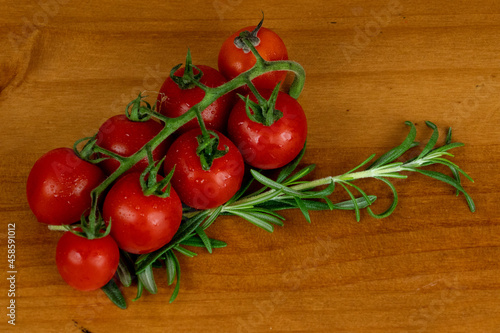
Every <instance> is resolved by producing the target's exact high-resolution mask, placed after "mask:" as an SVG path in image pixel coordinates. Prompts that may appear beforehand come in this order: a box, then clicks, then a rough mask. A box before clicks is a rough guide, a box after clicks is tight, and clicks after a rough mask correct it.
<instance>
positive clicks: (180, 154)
mask: <svg viewBox="0 0 500 333" xmlns="http://www.w3.org/2000/svg"><path fill="white" fill-rule="evenodd" d="M216 133H217V134H218V136H219V145H218V149H221V150H222V149H224V146H227V147H228V148H229V150H228V152H227V153H226V154H225V155H224V156H222V157H220V158H217V159H215V160H214V161H213V164H212V166H211V168H210V170H203V168H202V166H201V162H200V158H199V156H198V155H197V154H196V148H197V147H198V140H197V136H198V135H200V134H201V130H200V129H193V130H191V131H189V132H187V133H184V134H183V135H181V136H180V137H179V138H177V140H175V141H174V143H173V144H172V146H171V147H170V149H169V150H168V152H167V156H166V158H165V164H164V169H165V173H168V172H170V171H171V170H172V168H173V167H174V166H175V172H174V175H173V177H172V180H171V184H172V186H173V187H174V188H175V190H176V191H177V193H178V194H179V197H180V198H181V201H182V202H184V203H185V204H186V205H188V206H191V207H193V208H196V209H208V208H214V207H217V206H220V205H222V204H223V203H225V202H226V201H228V200H229V199H230V198H231V197H232V196H233V195H234V194H235V193H236V192H237V191H238V190H239V188H240V186H241V181H242V179H243V174H244V168H245V166H244V162H243V158H242V157H241V154H240V152H239V151H238V149H237V148H236V146H235V145H234V144H233V143H232V142H231V141H230V140H229V139H228V138H227V137H225V136H224V135H222V134H221V133H218V132H216Z"/></svg>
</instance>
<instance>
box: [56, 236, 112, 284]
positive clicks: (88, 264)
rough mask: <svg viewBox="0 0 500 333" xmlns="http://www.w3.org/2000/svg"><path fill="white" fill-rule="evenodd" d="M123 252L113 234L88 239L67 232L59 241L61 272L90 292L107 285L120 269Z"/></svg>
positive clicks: (57, 260) (58, 262)
mask: <svg viewBox="0 0 500 333" xmlns="http://www.w3.org/2000/svg"><path fill="white" fill-rule="evenodd" d="M119 261H120V251H119V249H118V246H117V245H116V242H115V241H114V239H113V238H111V236H110V235H107V236H105V237H101V238H95V239H88V238H84V237H81V236H77V235H75V234H73V233H72V232H71V231H66V232H65V233H64V234H63V235H62V236H61V238H60V239H59V241H58V243H57V248H56V265H57V269H58V271H59V274H60V275H61V277H62V278H63V280H64V281H66V283H67V284H69V285H70V286H72V287H73V288H75V289H78V290H83V291H90V290H96V289H99V288H101V287H103V286H104V285H106V284H107V283H108V282H109V281H110V280H111V278H112V277H113V275H114V274H115V272H116V269H117V268H118V263H119Z"/></svg>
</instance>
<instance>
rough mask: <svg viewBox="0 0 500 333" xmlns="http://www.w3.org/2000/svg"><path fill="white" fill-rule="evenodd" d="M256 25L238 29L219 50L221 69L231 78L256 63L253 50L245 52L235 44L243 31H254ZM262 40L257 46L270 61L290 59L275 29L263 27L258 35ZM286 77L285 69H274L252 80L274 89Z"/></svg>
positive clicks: (260, 85) (257, 85)
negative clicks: (235, 40)
mask: <svg viewBox="0 0 500 333" xmlns="http://www.w3.org/2000/svg"><path fill="white" fill-rule="evenodd" d="M254 29H255V26H251V27H246V28H243V29H240V30H238V31H237V32H235V33H234V34H232V35H231V36H229V37H228V38H227V39H226V40H225V41H224V43H223V44H222V47H221V49H220V51H219V58H218V64H219V71H220V72H221V73H222V75H224V76H225V77H226V79H228V80H231V79H233V78H235V77H236V76H238V75H239V74H241V73H243V72H245V71H247V70H249V69H250V68H252V67H253V66H254V65H255V62H256V60H255V56H254V55H253V53H252V52H245V51H244V50H243V49H241V48H238V47H237V46H236V45H235V44H234V39H235V38H236V37H238V36H239V34H240V33H241V32H242V31H245V30H246V31H254ZM256 36H257V37H258V39H259V40H260V42H259V44H258V45H256V46H255V48H256V49H257V51H258V52H259V54H260V55H261V56H262V58H264V59H265V60H268V61H273V60H288V52H287V50H286V46H285V43H284V42H283V40H282V39H281V38H280V37H279V36H278V34H276V33H275V32H274V31H272V30H270V29H267V28H264V27H261V28H260V29H259V30H258V32H257V35H256ZM285 78H286V72H285V71H273V72H269V73H265V74H263V75H261V76H258V77H257V78H255V79H253V80H252V83H253V84H254V85H255V86H256V87H257V88H266V89H271V90H272V89H273V88H274V87H276V85H277V84H278V83H279V82H283V81H284V80H285Z"/></svg>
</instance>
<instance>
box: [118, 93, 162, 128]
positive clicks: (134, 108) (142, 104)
mask: <svg viewBox="0 0 500 333" xmlns="http://www.w3.org/2000/svg"><path fill="white" fill-rule="evenodd" d="M146 97H147V96H142V93H139V96H137V98H136V99H134V100H133V101H132V102H130V103H128V104H127V106H126V107H125V114H126V116H127V118H128V119H129V120H130V121H136V122H145V121H148V120H149V119H151V114H152V112H153V111H154V108H155V106H154V105H153V106H151V104H149V103H148V102H147V101H145V100H144V98H146Z"/></svg>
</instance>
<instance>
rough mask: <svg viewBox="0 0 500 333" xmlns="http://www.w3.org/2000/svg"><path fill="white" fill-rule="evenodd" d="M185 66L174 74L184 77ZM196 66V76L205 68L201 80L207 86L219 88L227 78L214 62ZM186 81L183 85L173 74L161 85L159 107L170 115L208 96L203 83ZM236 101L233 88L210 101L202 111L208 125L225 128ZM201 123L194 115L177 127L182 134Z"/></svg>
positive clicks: (161, 111) (217, 128)
mask: <svg viewBox="0 0 500 333" xmlns="http://www.w3.org/2000/svg"><path fill="white" fill-rule="evenodd" d="M185 70H186V68H185V67H182V68H179V69H177V70H176V71H175V72H174V73H173V75H174V76H175V77H178V78H182V76H183V75H184V72H185ZM192 70H193V75H195V76H196V75H198V74H199V70H201V72H202V76H201V77H200V78H199V82H200V83H201V84H203V85H205V86H207V87H210V88H215V87H218V86H221V85H222V84H224V83H226V82H227V80H226V79H225V78H224V76H223V75H222V74H221V73H219V71H217V70H216V69H215V68H212V67H210V66H205V65H197V66H193V68H192ZM185 85H186V86H184V87H181V86H182V84H181V86H179V84H178V83H177V82H175V81H174V79H172V77H168V78H167V79H166V80H165V82H163V85H162V86H161V88H160V92H159V94H158V100H157V104H156V105H157V107H156V110H157V111H159V112H160V113H161V114H163V115H165V116H167V117H169V118H175V117H179V116H180V115H182V114H184V113H186V112H187V111H188V110H189V109H190V108H191V107H192V106H193V105H195V104H197V103H199V102H200V101H201V100H202V99H203V97H205V92H204V91H203V90H202V89H201V88H200V87H198V86H196V85H195V84H189V83H186V84H185ZM233 102H234V93H233V92H230V93H227V94H225V95H223V96H221V97H219V98H218V99H217V100H216V101H215V102H213V103H212V104H210V105H209V106H208V107H207V108H206V109H205V110H203V111H202V113H201V116H202V118H203V120H204V122H205V126H206V127H207V128H209V129H214V130H217V131H225V129H226V123H227V117H228V116H229V111H231V107H232V104H233ZM197 127H198V122H197V120H196V119H193V120H191V121H189V122H188V123H186V124H184V125H183V126H181V127H180V128H179V129H178V130H177V133H178V134H182V133H185V132H187V131H189V130H191V129H193V128H197Z"/></svg>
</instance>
